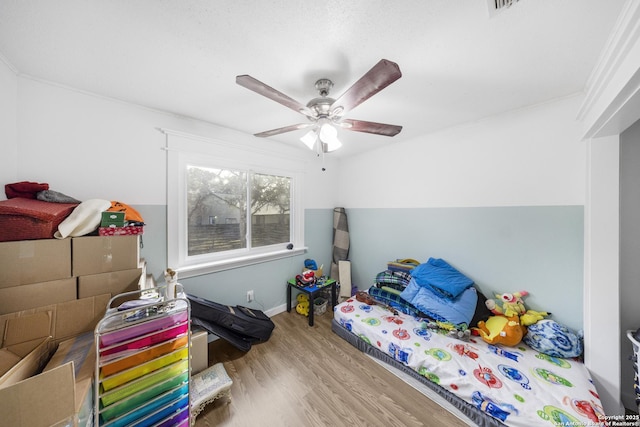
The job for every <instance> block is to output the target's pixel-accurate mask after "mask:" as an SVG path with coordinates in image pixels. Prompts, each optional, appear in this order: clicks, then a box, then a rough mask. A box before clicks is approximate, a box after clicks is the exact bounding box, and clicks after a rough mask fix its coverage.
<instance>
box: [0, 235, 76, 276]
mask: <svg viewBox="0 0 640 427" xmlns="http://www.w3.org/2000/svg"><path fill="white" fill-rule="evenodd" d="M0 271H1V272H2V274H0V288H9V287H12V286H18V285H26V284H30V283H39V282H48V281H51V280H58V279H68V278H69V277H71V240H70V239H64V240H58V239H42V240H24V241H18V242H0Z"/></svg>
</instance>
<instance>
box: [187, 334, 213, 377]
mask: <svg viewBox="0 0 640 427" xmlns="http://www.w3.org/2000/svg"><path fill="white" fill-rule="evenodd" d="M207 336H208V334H207V331H205V330H204V329H196V330H192V331H191V375H195V374H197V373H198V372H201V371H204V370H205V369H207V368H208V367H209V342H208V339H207Z"/></svg>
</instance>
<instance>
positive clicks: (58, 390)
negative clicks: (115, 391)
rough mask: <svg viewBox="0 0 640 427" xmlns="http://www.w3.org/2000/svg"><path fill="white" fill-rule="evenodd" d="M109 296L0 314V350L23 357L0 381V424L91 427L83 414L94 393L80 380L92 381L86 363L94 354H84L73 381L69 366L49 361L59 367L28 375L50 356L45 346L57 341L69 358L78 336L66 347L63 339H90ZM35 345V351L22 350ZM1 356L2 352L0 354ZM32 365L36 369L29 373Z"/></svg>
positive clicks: (62, 351) (72, 368)
mask: <svg viewBox="0 0 640 427" xmlns="http://www.w3.org/2000/svg"><path fill="white" fill-rule="evenodd" d="M109 298H110V297H109V295H100V296H95V297H91V298H85V299H82V300H75V301H69V302H65V303H59V304H53V305H49V306H46V307H38V308H34V309H30V310H25V311H21V312H17V313H9V314H5V315H1V316H0V340H1V342H0V348H3V349H9V350H10V351H11V353H14V354H15V355H18V356H20V355H21V354H26V355H25V356H24V357H23V358H22V359H21V360H20V361H19V362H18V363H17V364H16V365H14V366H13V367H12V368H10V370H9V371H7V373H5V375H3V376H2V377H0V414H2V418H1V419H2V423H6V425H10V426H17V427H40V426H42V427H46V426H52V425H65V426H71V425H74V426H79V425H83V424H82V421H83V420H84V419H85V418H86V419H87V421H88V422H87V424H86V425H91V422H90V421H92V418H91V414H88V415H87V412H86V411H90V410H92V405H91V402H89V403H87V399H89V398H90V397H91V396H93V393H90V389H91V386H90V385H88V384H87V383H86V381H85V382H82V381H80V380H81V379H82V378H85V379H86V376H87V375H89V377H92V374H90V373H89V372H90V371H91V373H93V366H92V365H93V363H91V362H90V361H92V360H95V359H94V357H95V356H92V355H90V354H89V353H87V354H86V355H85V356H84V357H85V362H84V363H82V364H81V365H82V366H78V372H79V374H78V380H79V381H78V382H76V378H75V373H74V363H73V362H69V363H65V361H61V362H54V363H64V364H63V365H62V366H58V367H55V368H54V367H53V366H50V370H47V371H46V372H42V373H41V374H38V375H35V376H32V375H34V373H35V372H39V371H40V369H42V366H44V365H45V364H46V363H47V361H48V360H49V358H50V357H51V353H52V351H53V349H54V348H55V347H54V346H52V345H50V344H58V343H60V346H59V351H60V354H61V355H63V356H64V358H68V357H69V355H70V354H71V352H73V351H74V343H75V346H76V347H77V346H78V343H79V340H80V339H82V338H78V339H77V340H73V341H71V343H72V344H69V343H66V344H65V343H64V342H65V341H67V340H69V339H70V338H74V337H78V336H79V335H81V334H83V333H86V334H87V335H86V336H85V337H86V338H87V339H89V338H91V337H92V336H93V331H94V329H95V327H96V325H97V323H98V322H99V321H100V319H102V317H103V316H104V313H105V310H106V306H107V304H108V302H109ZM45 335H47V336H46V337H44V338H39V339H40V344H37V342H38V338H35V339H34V337H38V336H40V337H43V336H45ZM35 344H37V345H36V346H35V348H34V349H33V350H31V351H30V352H27V350H28V349H29V347H33V346H34V345H35ZM91 348H94V347H93V346H91ZM85 349H86V351H88V352H90V351H91V349H89V348H87V347H85ZM2 354H5V355H6V354H7V352H6V351H4V352H0V355H2ZM93 354H94V355H95V350H94V353H93ZM43 356H46V357H43ZM79 357H81V356H79ZM13 359H14V360H15V357H13ZM5 360H7V359H5ZM37 365H40V368H39V369H34V368H35V367H36V366H37ZM78 384H79V385H78ZM76 393H80V394H82V393H84V396H85V397H86V399H85V400H84V401H83V402H82V404H81V405H80V406H79V407H77V406H76V399H75V395H76ZM78 408H79V409H78ZM3 425H5V424H3Z"/></svg>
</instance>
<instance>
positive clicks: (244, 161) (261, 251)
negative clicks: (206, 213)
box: [161, 129, 307, 278]
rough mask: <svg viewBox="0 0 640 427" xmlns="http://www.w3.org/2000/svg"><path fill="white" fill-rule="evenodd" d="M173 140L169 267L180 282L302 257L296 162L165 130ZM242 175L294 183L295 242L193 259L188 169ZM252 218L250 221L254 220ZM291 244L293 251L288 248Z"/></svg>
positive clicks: (170, 142)
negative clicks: (231, 171) (227, 170)
mask: <svg viewBox="0 0 640 427" xmlns="http://www.w3.org/2000/svg"><path fill="white" fill-rule="evenodd" d="M161 130H162V131H163V132H164V133H165V134H166V135H167V147H166V149H167V152H168V155H167V262H168V267H169V268H172V269H174V270H176V271H177V272H178V277H183V278H186V277H193V276H199V275H203V274H210V273H215V272H217V271H222V270H228V269H232V268H239V267H245V266H248V265H252V264H257V263H262V262H268V261H273V260H277V259H282V258H287V257H292V256H296V255H300V254H302V253H304V252H305V251H306V249H307V248H306V247H305V245H304V208H303V195H304V192H303V188H302V187H303V178H304V173H303V171H302V170H300V166H299V163H298V162H297V161H296V160H295V159H287V158H282V157H277V156H273V154H272V153H270V152H265V151H262V150H257V149H254V148H249V147H247V146H241V145H238V144H231V143H226V142H223V141H219V140H215V139H211V138H204V137H199V136H195V135H189V134H185V133H182V132H177V131H169V130H167V129H161ZM189 165H192V166H200V167H206V168H216V169H233V170H242V171H246V172H251V173H260V174H266V175H278V176H286V177H289V178H291V190H290V191H291V199H290V200H291V211H290V216H289V218H290V222H291V234H292V241H291V242H285V243H283V244H278V245H270V246H264V247H257V248H250V249H236V250H231V251H224V252H217V253H211V254H202V255H196V256H188V254H187V249H188V243H187V238H188V236H187V230H188V224H187V192H186V188H187V186H186V179H187V173H186V172H187V167H188V166H189ZM249 218H250V216H249ZM289 243H291V244H292V245H293V248H292V249H289V248H288V247H287V246H288V244H289Z"/></svg>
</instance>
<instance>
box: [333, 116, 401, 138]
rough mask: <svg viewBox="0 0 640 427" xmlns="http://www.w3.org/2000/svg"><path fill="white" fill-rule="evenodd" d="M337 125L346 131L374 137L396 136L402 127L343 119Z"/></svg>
mask: <svg viewBox="0 0 640 427" xmlns="http://www.w3.org/2000/svg"><path fill="white" fill-rule="evenodd" d="M339 125H340V127H342V128H344V129H346V130H352V131H355V132H366V133H373V134H376V135H384V136H396V135H397V134H399V133H400V131H401V130H402V126H397V125H388V124H385V123H376V122H366V121H364V120H352V119H343V120H341V121H340V123H339Z"/></svg>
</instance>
